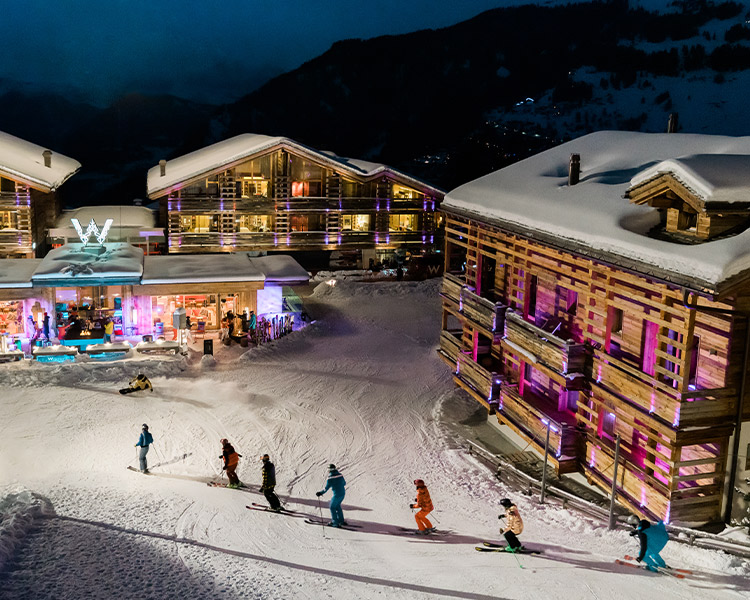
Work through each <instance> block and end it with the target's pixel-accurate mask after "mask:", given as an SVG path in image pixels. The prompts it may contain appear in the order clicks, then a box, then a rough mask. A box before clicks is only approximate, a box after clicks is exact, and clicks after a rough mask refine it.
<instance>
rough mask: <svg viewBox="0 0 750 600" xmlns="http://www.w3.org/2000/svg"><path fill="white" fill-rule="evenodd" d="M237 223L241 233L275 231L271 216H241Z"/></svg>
mask: <svg viewBox="0 0 750 600" xmlns="http://www.w3.org/2000/svg"><path fill="white" fill-rule="evenodd" d="M236 221H237V231H238V232H239V233H256V232H265V231H272V230H273V217H271V216H270V215H241V216H239V217H238V218H237V220H236Z"/></svg>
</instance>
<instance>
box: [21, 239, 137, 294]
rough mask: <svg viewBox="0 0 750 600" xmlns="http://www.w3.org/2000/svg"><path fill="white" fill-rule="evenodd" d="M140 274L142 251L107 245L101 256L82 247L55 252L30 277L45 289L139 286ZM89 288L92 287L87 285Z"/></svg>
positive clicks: (127, 246)
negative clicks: (105, 284)
mask: <svg viewBox="0 0 750 600" xmlns="http://www.w3.org/2000/svg"><path fill="white" fill-rule="evenodd" d="M142 274H143V250H141V249H140V248H136V247H135V246H131V245H130V244H124V243H108V244H106V245H105V247H104V248H103V250H102V252H101V253H97V252H95V251H94V249H93V248H87V249H84V246H83V244H78V243H69V244H65V245H64V246H61V247H59V248H54V249H53V250H51V251H50V253H49V254H47V256H45V257H44V258H43V259H42V262H41V264H40V265H39V266H38V267H37V269H36V270H35V272H34V275H33V277H32V280H33V281H34V282H35V283H41V284H46V285H87V282H102V281H103V280H111V282H112V283H114V282H115V281H117V282H121V283H124V282H132V283H138V281H139V280H140V278H141V275H142ZM89 285H91V284H89Z"/></svg>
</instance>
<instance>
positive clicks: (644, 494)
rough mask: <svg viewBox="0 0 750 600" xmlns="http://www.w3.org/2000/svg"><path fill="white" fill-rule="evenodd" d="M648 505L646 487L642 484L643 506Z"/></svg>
mask: <svg viewBox="0 0 750 600" xmlns="http://www.w3.org/2000/svg"><path fill="white" fill-rule="evenodd" d="M643 506H646V488H645V487H644V486H641V507H643Z"/></svg>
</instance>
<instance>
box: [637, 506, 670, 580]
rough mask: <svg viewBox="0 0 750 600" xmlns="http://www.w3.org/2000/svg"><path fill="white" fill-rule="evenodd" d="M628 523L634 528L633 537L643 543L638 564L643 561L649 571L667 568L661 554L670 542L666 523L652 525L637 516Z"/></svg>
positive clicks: (660, 522)
mask: <svg viewBox="0 0 750 600" xmlns="http://www.w3.org/2000/svg"><path fill="white" fill-rule="evenodd" d="M628 523H630V524H631V525H632V526H633V531H632V532H631V533H630V535H631V536H633V537H635V536H637V537H638V540H639V541H640V542H641V551H640V553H639V554H638V558H637V559H636V560H637V561H638V562H641V561H643V563H644V564H645V565H646V568H647V569H648V570H649V571H658V570H659V569H663V568H664V567H666V566H667V563H665V562H664V559H663V558H662V557H661V555H660V554H659V552H661V551H662V549H663V548H664V546H666V545H667V542H668V541H669V534H668V533H667V529H666V527H664V521H659V522H658V523H654V524H651V523H649V522H648V521H646V520H645V519H643V520H639V519H638V517H636V516H631V517H630V518H629V519H628Z"/></svg>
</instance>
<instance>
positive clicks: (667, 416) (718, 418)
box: [592, 350, 736, 427]
mask: <svg viewBox="0 0 750 600" xmlns="http://www.w3.org/2000/svg"><path fill="white" fill-rule="evenodd" d="M592 377H593V379H594V382H595V383H594V385H593V392H594V394H596V389H597V386H601V387H603V388H605V389H606V390H608V391H611V392H612V393H615V394H617V395H618V396H620V397H623V398H625V399H626V400H627V401H628V402H629V403H630V404H634V405H636V406H638V407H639V408H640V409H641V410H643V411H645V412H648V413H649V414H652V415H655V416H657V417H659V418H661V419H662V420H664V421H666V422H667V423H671V424H672V426H673V427H678V426H683V427H687V426H690V425H707V424H711V423H722V422H723V421H724V420H726V419H727V418H731V417H732V415H734V412H735V402H736V398H735V397H734V396H733V393H734V392H733V390H729V389H727V390H691V391H689V392H685V393H683V394H681V393H680V392H678V391H677V390H676V389H674V388H672V387H670V386H669V385H667V384H666V383H663V382H661V381H658V380H657V379H656V378H654V377H651V376H650V375H648V374H646V373H643V372H642V371H640V370H639V369H637V368H636V367H633V366H632V365H630V364H628V363H626V362H624V361H622V360H618V359H616V358H614V357H612V356H609V355H608V354H606V353H605V352H603V351H601V350H597V351H595V352H594V359H593V372H592Z"/></svg>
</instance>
